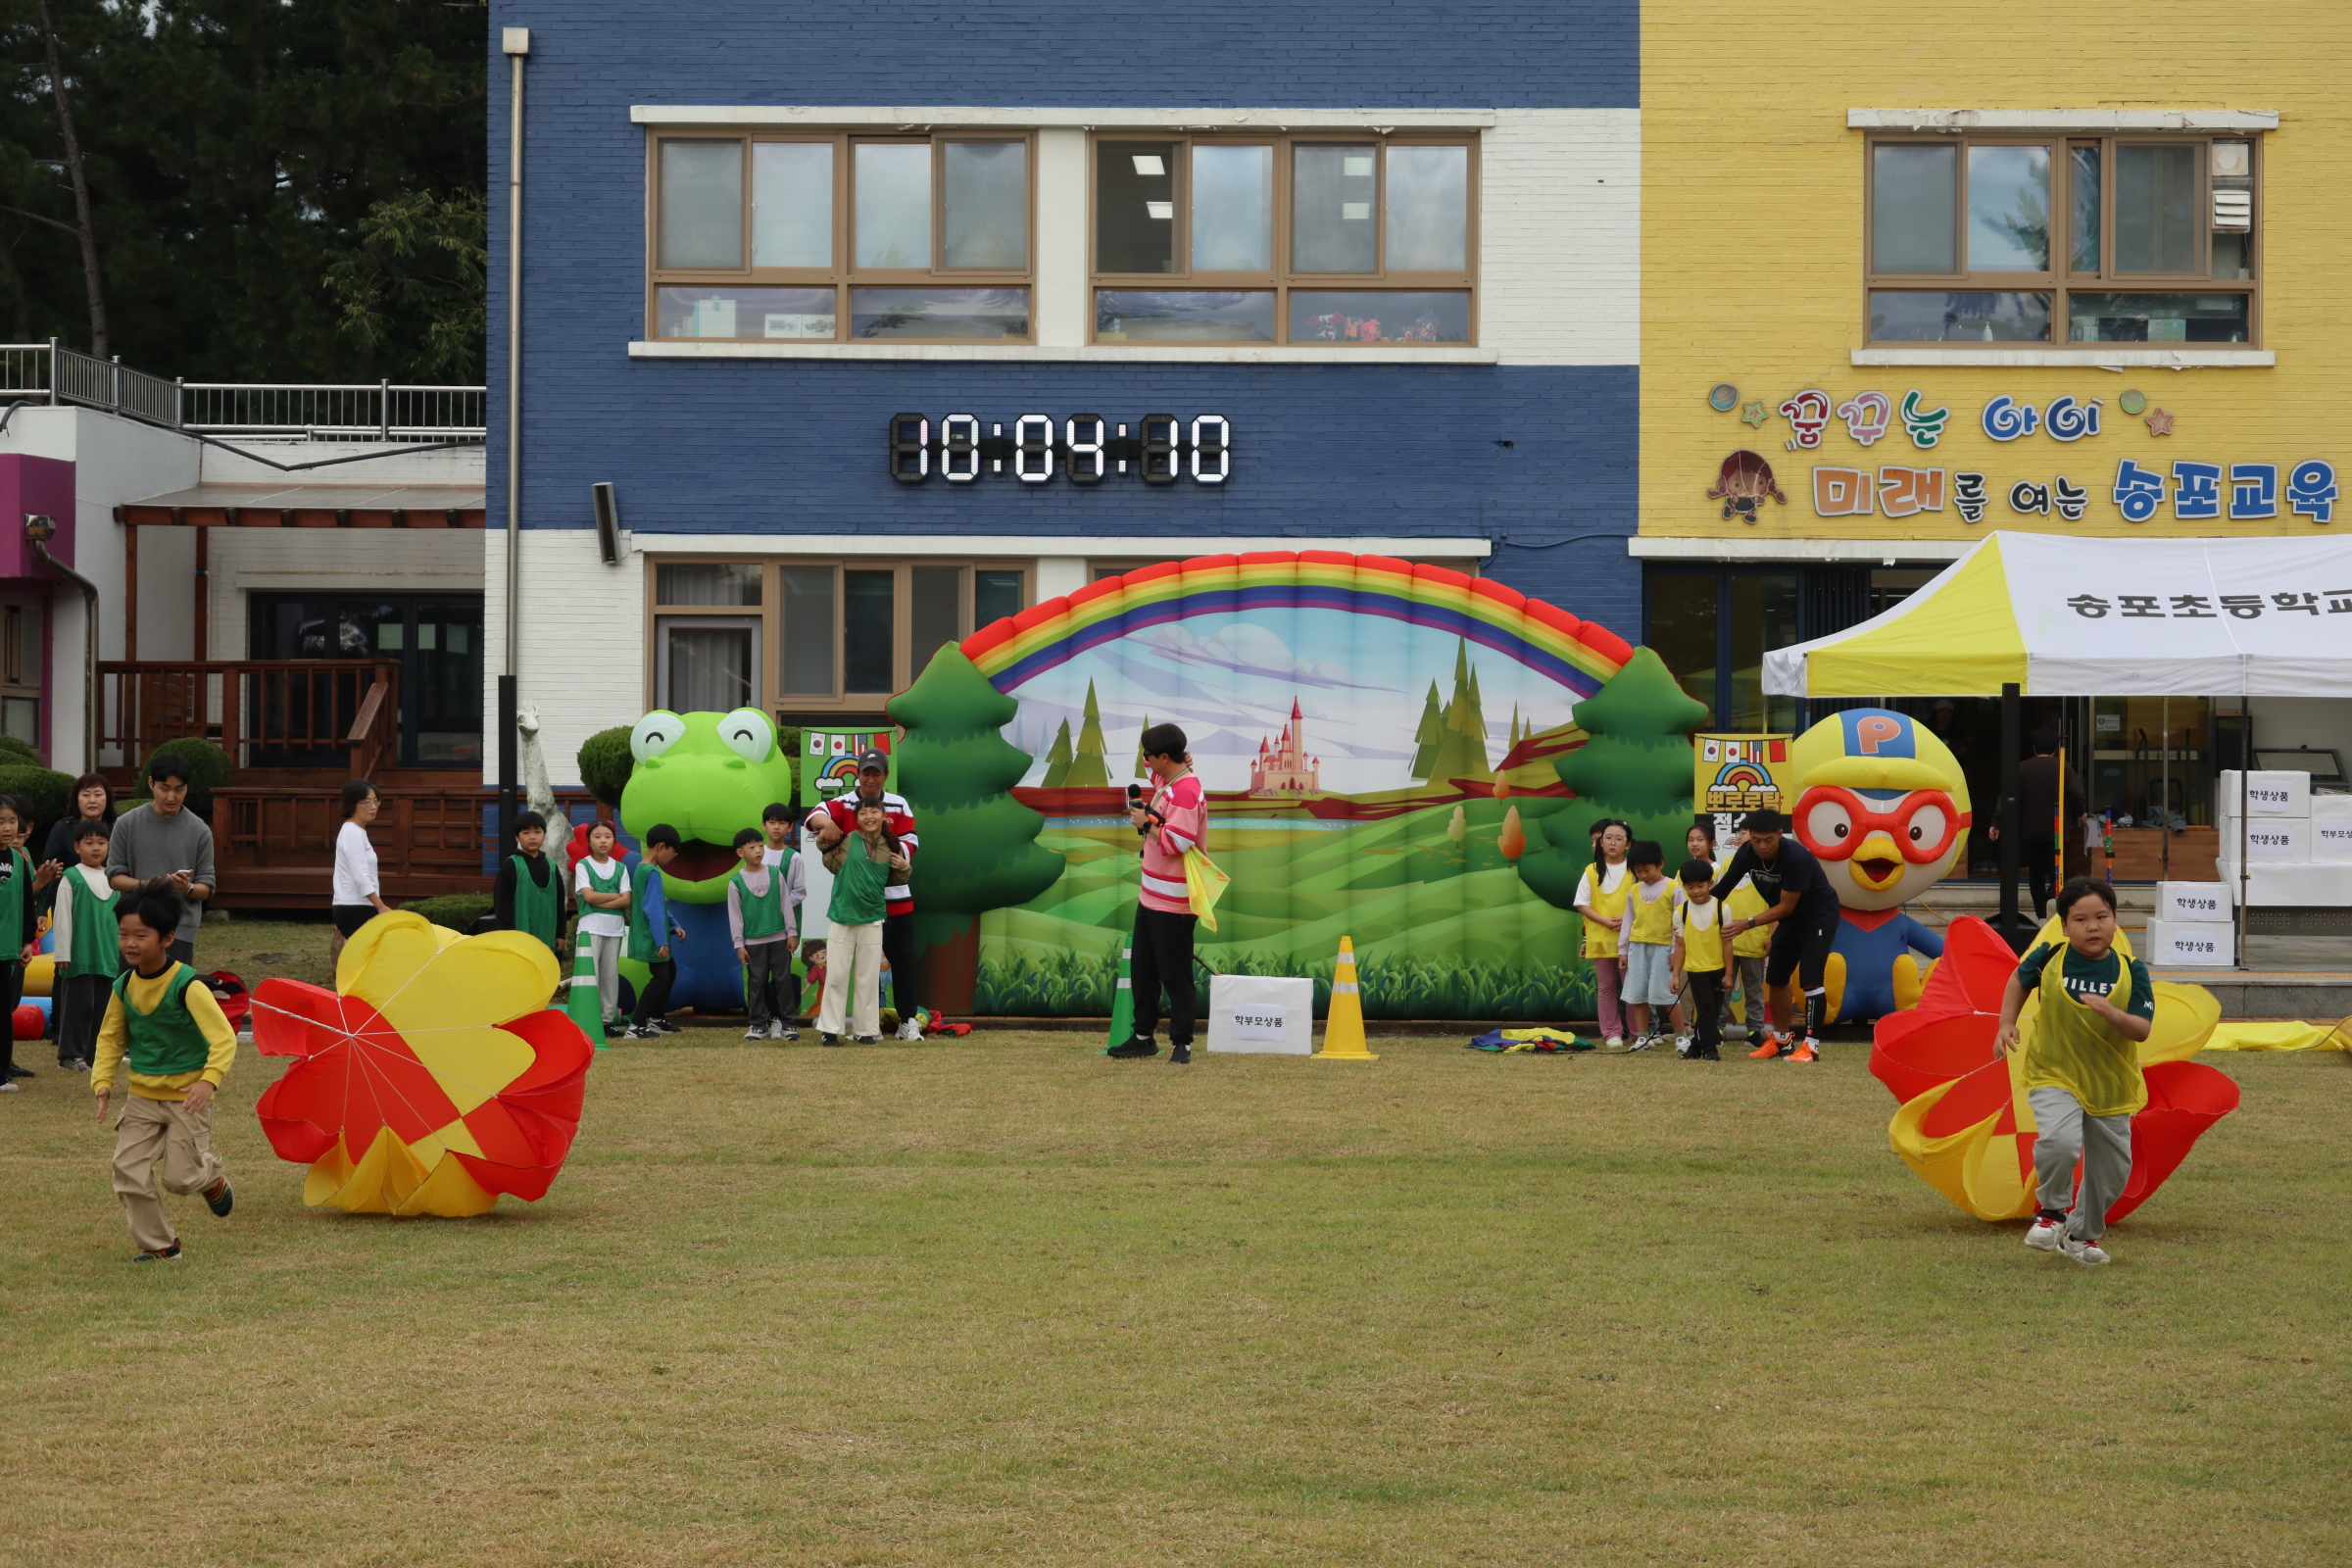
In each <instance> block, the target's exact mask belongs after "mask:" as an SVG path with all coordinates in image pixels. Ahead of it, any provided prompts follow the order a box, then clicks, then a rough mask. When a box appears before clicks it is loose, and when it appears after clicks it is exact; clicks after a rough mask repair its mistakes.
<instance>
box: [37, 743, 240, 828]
mask: <svg viewBox="0 0 2352 1568" xmlns="http://www.w3.org/2000/svg"><path fill="white" fill-rule="evenodd" d="M167 752H177V753H178V754H179V755H180V756H182V757H184V758H186V759H187V760H188V771H189V772H190V773H191V774H193V775H194V776H193V777H191V778H190V779H189V780H188V809H189V810H191V811H194V812H195V813H196V814H197V815H198V816H201V817H203V818H205V820H207V821H210V820H212V815H213V791H215V790H217V789H219V788H220V787H221V785H223V784H226V783H227V782H228V754H227V753H226V752H223V751H222V750H221V748H220V747H218V746H215V745H214V744H213V743H212V742H211V741H208V740H202V739H199V738H198V737H196V736H194V735H183V736H181V737H180V738H179V739H177V740H172V741H158V742H157V743H156V746H155V750H153V751H151V752H149V753H148V754H147V760H146V761H144V762H142V763H140V764H139V788H140V789H141V790H143V791H145V792H146V793H147V794H148V795H151V796H152V795H153V794H154V793H155V790H154V788H153V786H151V785H150V784H149V783H148V780H147V770H148V769H149V768H151V767H153V766H154V765H155V760H156V759H157V758H159V757H161V756H163V755H164V754H165V753H167ZM67 782H68V783H71V782H73V781H72V780H71V779H69V780H68V781H67Z"/></svg>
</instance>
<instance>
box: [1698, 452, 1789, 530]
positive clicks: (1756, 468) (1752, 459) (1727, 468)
mask: <svg viewBox="0 0 2352 1568" xmlns="http://www.w3.org/2000/svg"><path fill="white" fill-rule="evenodd" d="M1766 496H1770V497H1772V499H1773V500H1775V501H1778V502H1779V503H1780V504H1781V505H1782V506H1784V507H1785V506H1787V505H1788V504H1789V498H1788V497H1787V496H1785V495H1783V494H1781V487H1780V485H1779V484H1777V483H1775V482H1774V480H1773V477H1772V465H1771V464H1769V463H1767V462H1765V461H1764V460H1763V459H1762V458H1761V457H1759V456H1758V455H1756V454H1755V453H1753V452H1749V451H1746V450H1744V449H1742V450H1741V451H1739V452H1735V453H1733V454H1732V455H1731V456H1730V457H1728V458H1726V459H1724V460H1723V470H1722V471H1721V472H1720V473H1718V474H1716V476H1715V488H1713V489H1712V490H1709V491H1708V492H1707V499H1708V500H1709V501H1721V502H1722V503H1723V515H1724V518H1725V520H1726V521H1729V520H1730V518H1731V517H1732V515H1733V514H1735V513H1737V514H1738V515H1740V518H1741V519H1742V520H1743V521H1746V522H1754V521H1755V520H1756V509H1757V508H1758V507H1759V506H1761V505H1762V504H1763V501H1764V498H1765V497H1766Z"/></svg>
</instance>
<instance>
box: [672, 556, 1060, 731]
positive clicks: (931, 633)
mask: <svg viewBox="0 0 2352 1568" xmlns="http://www.w3.org/2000/svg"><path fill="white" fill-rule="evenodd" d="M652 565H653V570H652V572H651V579H652V592H651V594H650V596H649V598H650V600H651V603H650V604H649V605H648V606H647V614H648V616H649V620H650V625H649V630H650V631H651V633H652V635H651V637H650V638H649V640H648V643H647V647H648V648H649V649H650V650H651V652H650V654H649V657H648V659H647V665H648V668H647V670H646V685H647V700H648V702H649V703H650V704H651V706H653V707H656V708H666V709H669V710H670V711H673V712H685V711H718V712H724V711H727V710H729V709H733V708H760V709H765V710H767V711H772V712H775V713H777V714H779V715H780V716H781V715H787V714H791V713H795V712H825V711H841V712H875V711H880V708H881V704H882V700H883V699H884V698H886V697H888V696H890V695H891V694H892V693H894V692H901V691H905V690H906V689H907V687H908V686H910V685H912V684H913V683H914V681H915V678H916V677H917V676H919V675H920V674H921V673H922V672H923V669H924V667H925V666H926V665H928V664H929V663H930V662H931V658H932V656H933V655H934V654H936V653H937V652H938V651H939V650H940V648H941V647H942V646H944V645H945V644H947V643H951V642H956V641H960V640H961V639H963V638H965V637H968V636H970V635H971V634H972V633H973V632H974V631H975V630H977V629H979V628H980V627H982V626H985V625H988V624H989V623H990V622H992V621H996V620H1001V619H1003V618H1004V617H1005V616H1007V615H1013V614H1018V613H1020V612H1021V611H1022V610H1024V609H1026V608H1028V604H1029V591H1030V579H1031V575H1032V572H1031V565H1030V564H1029V563H1025V562H1005V561H931V560H914V561H888V560H883V561H877V560H873V559H871V558H868V557H856V556H851V557H805V556H793V557H785V558H777V559H769V560H742V561H712V560H711V559H710V558H708V557H695V558H690V559H683V560H662V559H661V558H659V557H657V558H656V559H655V560H654V562H653V563H652Z"/></svg>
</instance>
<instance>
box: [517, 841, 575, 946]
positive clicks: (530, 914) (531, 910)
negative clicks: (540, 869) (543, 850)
mask: <svg viewBox="0 0 2352 1568" xmlns="http://www.w3.org/2000/svg"><path fill="white" fill-rule="evenodd" d="M507 858H508V859H510V860H512V861H514V862H515V930H517V931H525V932H528V933H529V934H530V935H532V936H535V937H537V938H538V939H539V940H540V941H542V942H544V943H546V944H547V946H548V951H549V952H551V953H553V954H555V955H556V956H557V957H559V958H561V957H562V956H564V894H563V891H562V890H561V889H560V888H558V887H557V886H556V867H555V862H554V861H552V860H549V859H548V858H547V857H545V856H540V857H539V859H540V861H541V862H542V863H543V864H545V865H546V866H547V886H545V887H541V886H539V885H538V884H537V883H535V882H533V881H532V880H531V857H529V856H527V855H510V856H508V857H507Z"/></svg>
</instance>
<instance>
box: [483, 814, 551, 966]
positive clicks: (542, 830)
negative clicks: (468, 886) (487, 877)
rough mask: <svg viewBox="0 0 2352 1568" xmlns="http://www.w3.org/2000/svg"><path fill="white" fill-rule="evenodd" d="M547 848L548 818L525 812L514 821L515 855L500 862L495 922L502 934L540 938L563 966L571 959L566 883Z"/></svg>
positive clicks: (493, 911)
mask: <svg viewBox="0 0 2352 1568" xmlns="http://www.w3.org/2000/svg"><path fill="white" fill-rule="evenodd" d="M546 845H547V818H546V817H544V816H541V815H540V814H539V813H538V812H537V811H524V812H522V813H521V814H519V815H517V816H516V817H515V853H514V854H513V855H510V856H508V857H507V858H505V859H504V860H502V861H500V862H499V867H498V880H497V882H495V883H494V884H492V886H491V889H490V908H491V919H492V923H493V924H495V925H496V926H497V927H498V929H499V930H501V931H522V932H527V933H529V934H530V935H532V936H535V937H537V938H538V939H539V940H540V941H542V942H544V943H546V944H547V951H548V952H550V953H552V954H554V955H555V956H556V961H557V962H558V964H559V965H561V964H563V963H564V962H565V961H566V960H568V958H569V957H570V955H568V954H566V953H565V952H564V882H563V879H562V878H560V877H558V876H557V875H556V874H555V870H554V868H553V867H552V866H551V865H550V864H549V863H548V858H547V856H546V855H545V854H544V853H542V852H543V851H544V850H545V848H546Z"/></svg>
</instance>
